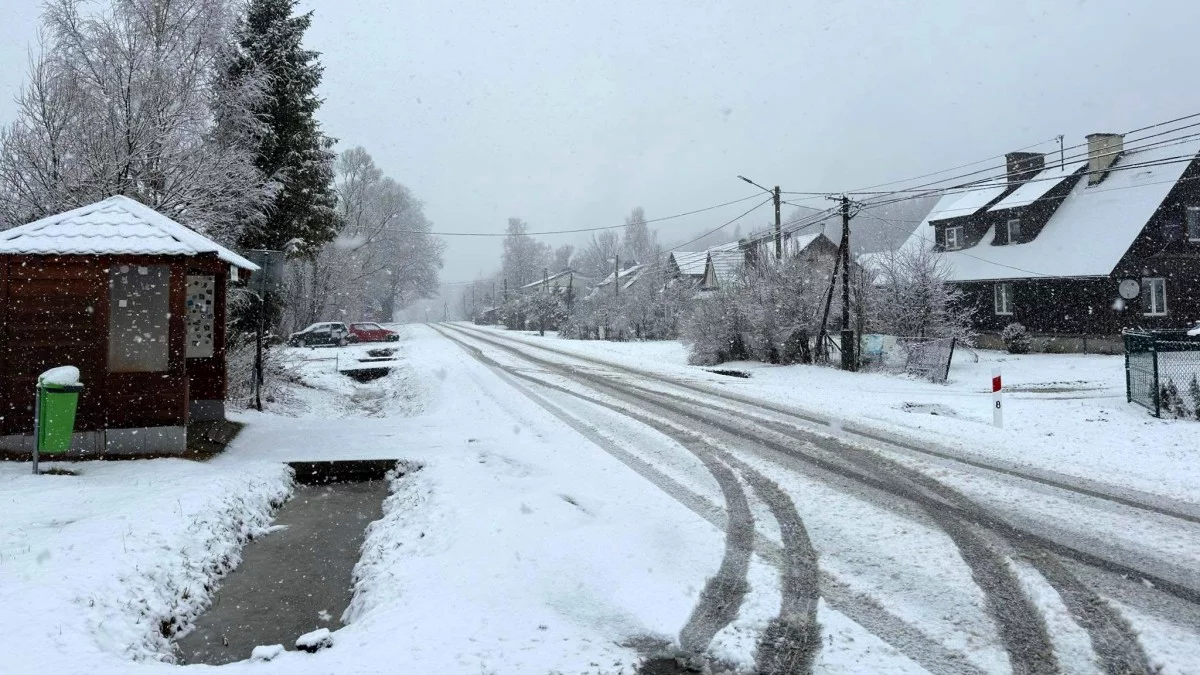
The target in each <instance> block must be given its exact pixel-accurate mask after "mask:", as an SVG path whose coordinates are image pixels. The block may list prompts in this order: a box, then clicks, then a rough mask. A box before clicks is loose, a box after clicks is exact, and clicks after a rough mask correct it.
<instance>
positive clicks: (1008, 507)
mask: <svg viewBox="0 0 1200 675" xmlns="http://www.w3.org/2000/svg"><path fill="white" fill-rule="evenodd" d="M439 330H440V331H441V332H442V333H443V335H445V336H446V337H448V338H450V339H452V340H454V341H456V342H458V343H459V344H460V345H461V346H463V348H464V349H466V350H467V351H468V352H469V353H471V354H472V355H473V356H474V357H475V358H477V359H479V360H481V361H483V362H484V363H486V364H487V365H489V366H490V367H492V368H494V369H496V370H497V371H500V372H502V373H504V374H505V375H507V376H508V377H509V378H510V380H511V381H512V382H513V385H514V386H515V387H517V388H518V389H521V390H522V391H524V392H525V393H526V394H528V395H529V396H532V397H535V398H536V399H537V400H539V402H541V403H542V404H543V405H544V406H545V407H546V408H547V409H549V410H551V411H553V412H554V413H555V414H556V415H558V416H559V417H560V418H561V419H563V420H564V421H568V423H570V424H572V426H575V427H576V429H577V430H580V431H581V432H583V433H584V434H585V435H588V436H589V438H592V440H593V441H595V442H596V443H597V444H598V445H600V446H601V447H604V448H605V449H607V450H609V452H611V453H612V454H614V456H616V457H617V458H618V459H621V461H623V462H625V463H626V464H627V465H628V466H629V467H630V468H632V469H634V470H635V471H637V472H638V473H640V474H641V475H642V476H643V477H645V478H647V479H648V480H650V481H651V482H653V483H655V484H656V485H658V486H659V487H660V488H662V489H663V490H665V491H666V492H667V493H668V494H670V495H671V496H673V497H674V498H675V499H676V500H678V501H680V502H681V503H683V504H684V505H685V506H688V507H689V508H691V509H692V510H693V511H695V512H697V513H698V514H700V515H702V516H704V517H705V518H708V519H709V520H710V521H712V522H713V523H714V524H715V525H717V526H718V527H720V528H721V529H722V530H723V531H724V532H725V554H724V557H723V559H722V562H721V565H720V567H719V568H718V569H717V570H716V572H715V574H714V575H713V576H712V578H711V579H710V580H709V582H708V584H707V585H706V587H705V588H704V589H703V591H702V592H701V594H700V596H699V599H698V602H697V605H696V607H695V608H694V610H693V613H692V615H691V617H690V618H689V620H688V622H687V623H686V624H685V625H684V626H683V627H682V630H681V632H680V635H679V640H678V642H679V645H680V647H682V648H683V649H684V650H685V651H688V652H692V653H696V654H705V653H706V654H708V655H710V656H717V657H720V656H723V655H730V656H736V655H737V654H738V653H739V649H741V650H742V651H744V650H745V642H746V641H749V642H752V643H753V644H754V645H755V649H754V658H755V659H756V666H757V668H758V669H759V670H760V671H761V672H804V671H805V670H806V669H807V668H809V667H810V664H811V663H813V660H814V658H819V654H820V649H821V642H820V640H819V639H817V636H819V635H820V630H821V629H820V627H819V626H818V607H819V606H820V605H821V604H822V603H820V602H819V599H820V600H823V601H824V603H827V604H828V605H829V606H830V607H831V608H832V610H834V611H837V612H840V613H841V614H842V615H844V616H845V617H848V618H849V619H851V620H853V621H855V622H857V623H858V624H861V625H862V626H863V627H865V628H867V629H868V630H869V631H870V632H871V633H873V634H874V635H875V636H877V637H879V638H881V639H883V640H884V641H886V642H888V643H889V644H891V645H892V646H893V647H895V648H897V649H898V650H899V651H900V652H902V653H903V654H904V656H906V657H907V658H908V659H911V661H912V662H915V663H917V664H920V666H922V667H924V668H925V669H927V670H929V671H932V672H1005V671H1008V670H1011V671H1012V672H1018V673H1056V672H1066V673H1090V672H1103V673H1130V672H1135V673H1142V672H1178V673H1187V672H1200V671H1198V670H1197V668H1198V666H1197V664H1200V570H1198V569H1197V565H1196V561H1197V560H1200V518H1197V514H1196V513H1195V512H1194V510H1192V509H1189V508H1188V506H1187V505H1185V504H1176V503H1173V502H1169V501H1165V500H1161V499H1153V498H1150V497H1149V496H1146V495H1139V494H1133V493H1130V492H1129V491H1124V490H1119V489H1116V488H1112V489H1109V488H1106V487H1105V486H1103V485H1099V484H1097V483H1095V482H1094V481H1093V482H1089V483H1087V484H1083V483H1082V482H1072V481H1071V480H1069V479H1059V478H1053V477H1047V476H1046V475H1044V474H1037V475H1034V474H1023V473H1022V472H1021V471H1018V470H1013V469H1011V468H1005V467H991V466H988V465H987V464H986V463H980V462H977V461H972V462H956V461H953V460H954V457H953V455H951V454H946V453H940V452H939V451H938V450H937V449H935V448H919V447H915V446H909V447H905V446H904V445H902V444H900V443H898V442H895V441H892V440H891V439H888V438H887V437H883V436H879V435H878V434H872V433H870V432H869V431H867V430H863V429H854V428H853V427H850V426H849V425H846V426H842V427H840V428H838V427H830V426H829V425H828V424H824V423H818V422H817V421H815V420H814V419H813V418H812V417H811V416H806V415H803V414H797V413H796V411H793V410H790V409H789V408H788V407H786V406H780V405H777V404H772V403H769V402H765V401H756V400H753V399H750V398H746V397H739V396H731V395H729V394H727V393H725V392H720V391H716V390H714V389H713V388H710V387H705V386H700V385H697V384H696V383H694V382H688V381H684V380H681V379H679V378H674V379H671V378H664V377H663V376H661V375H657V376H651V375H649V374H647V373H644V372H641V371H637V370H634V369H629V368H624V367H621V366H619V365H617V364H613V363H610V362H606V361H597V360H592V359H589V358H586V357H582V356H580V355H577V354H570V353H568V352H566V351H562V350H556V349H554V348H553V347H551V346H548V345H543V344H539V343H535V341H531V340H524V339H513V338H510V337H508V336H505V335H504V334H503V333H499V332H497V331H492V330H482V329H476V328H473V327H469V326H464V325H442V326H439ZM822 422H823V421H822ZM635 426H641V427H642V429H643V431H642V432H640V433H643V434H644V433H648V432H650V431H651V430H652V432H653V433H656V434H660V435H664V436H666V437H668V438H670V439H671V440H673V441H674V442H675V444H676V446H675V447H678V448H680V449H681V452H683V453H686V454H687V455H688V456H690V458H691V461H690V462H689V461H688V460H687V459H686V458H685V457H674V456H669V455H668V454H664V453H663V452H662V451H661V449H657V448H661V447H662V446H661V445H659V446H655V447H656V449H655V450H654V451H653V452H647V451H645V450H643V449H642V447H640V446H639V442H638V436H637V435H636V434H637V433H639V432H637V431H633V430H632V427H635ZM645 447H650V446H648V445H647V446H645ZM929 452H933V453H937V454H938V455H939V459H940V460H947V461H942V462H940V463H939V464H936V465H930V464H928V463H926V462H925V459H927V458H928V453H929ZM704 476H706V477H707V480H708V481H709V482H715V483H716V485H718V486H719V492H717V493H713V492H712V491H711V490H708V491H706V490H705V489H703V488H702V487H697V486H702V485H704V484H705V480H706V479H705V477H704ZM748 549H749V551H748ZM759 559H761V561H762V562H765V563H766V564H767V565H770V566H772V567H774V568H775V570H776V572H775V574H776V579H775V580H774V584H773V585H771V589H770V591H769V593H770V594H773V597H772V600H769V601H764V600H763V599H762V598H761V597H759V598H755V594H756V593H760V594H761V593H762V592H764V591H766V590H767V589H764V588H758V587H759V586H762V585H763V581H762V580H761V577H756V576H755V574H754V572H753V570H754V568H755V565H756V561H757V560H759ZM768 585H770V584H768ZM763 602H768V603H770V604H774V606H775V607H776V608H777V612H776V613H775V614H774V615H773V616H771V617H770V618H769V620H766V621H761V620H759V621H757V622H755V621H752V620H749V619H748V618H746V616H745V615H747V614H753V613H754V612H753V610H751V611H747V608H751V607H754V606H756V603H759V604H761V603H763ZM739 610H741V611H739ZM730 635H740V636H741V639H742V643H738V642H737V640H731V639H730V637H729V636H730ZM739 644H740V646H739ZM734 660H736V659H734Z"/></svg>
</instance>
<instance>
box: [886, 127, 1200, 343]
mask: <svg viewBox="0 0 1200 675" xmlns="http://www.w3.org/2000/svg"><path fill="white" fill-rule="evenodd" d="M1087 145H1088V150H1087V153H1086V156H1083V155H1082V153H1081V157H1080V158H1079V159H1078V160H1076V161H1071V160H1069V159H1068V160H1067V161H1065V162H1063V161H1061V160H1060V161H1057V162H1056V161H1053V160H1055V159H1058V158H1054V157H1053V156H1051V157H1049V158H1047V157H1044V156H1042V155H1040V154H1036V153H1012V154H1010V155H1008V161H1007V173H1006V176H1005V177H1004V178H1003V179H1001V180H995V181H988V182H986V183H982V184H979V185H976V186H973V187H971V188H970V189H967V190H958V191H955V192H953V193H950V194H947V195H945V196H944V197H942V199H941V200H940V201H939V202H938V204H937V205H936V206H935V207H934V209H933V211H932V212H930V214H929V215H928V216H927V217H926V218H925V220H924V222H922V223H921V225H920V226H918V227H917V229H916V231H914V232H913V235H912V237H910V239H909V240H908V242H906V244H905V246H923V247H926V248H930V249H932V250H936V251H940V252H941V253H942V256H943V259H944V261H945V262H946V263H947V268H948V270H949V281H951V282H952V283H954V284H955V285H956V286H957V287H958V288H960V289H961V290H962V291H963V293H964V294H965V296H966V298H967V300H968V301H969V302H971V303H972V304H973V305H974V306H975V307H976V309H977V318H976V321H977V326H976V327H977V329H979V330H980V331H981V332H983V333H984V334H985V335H986V334H995V333H998V332H999V331H1000V330H1002V329H1003V328H1004V327H1005V326H1006V325H1008V324H1010V323H1013V322H1018V323H1021V324H1024V325H1025V326H1026V328H1028V329H1029V330H1030V331H1031V332H1033V333H1034V334H1035V335H1039V336H1042V337H1044V338H1047V340H1044V341H1043V343H1044V344H1046V345H1047V347H1049V348H1055V347H1057V348H1061V349H1070V350H1081V349H1082V350H1103V351H1109V350H1115V349H1119V342H1118V341H1117V340H1116V339H1115V338H1116V337H1117V336H1118V335H1119V334H1120V332H1121V330H1122V329H1123V328H1131V327H1144V328H1184V327H1188V326H1191V325H1192V324H1193V323H1195V321H1196V320H1198V319H1200V183H1198V182H1197V181H1198V180H1200V162H1198V161H1197V154H1198V153H1200V140H1197V139H1190V138H1187V139H1184V140H1179V139H1172V140H1165V141H1155V140H1151V139H1144V140H1133V141H1129V142H1126V141H1125V139H1124V138H1123V137H1122V136H1120V135H1117V134H1092V135H1090V136H1088V137H1087ZM1089 340H1090V344H1089Z"/></svg>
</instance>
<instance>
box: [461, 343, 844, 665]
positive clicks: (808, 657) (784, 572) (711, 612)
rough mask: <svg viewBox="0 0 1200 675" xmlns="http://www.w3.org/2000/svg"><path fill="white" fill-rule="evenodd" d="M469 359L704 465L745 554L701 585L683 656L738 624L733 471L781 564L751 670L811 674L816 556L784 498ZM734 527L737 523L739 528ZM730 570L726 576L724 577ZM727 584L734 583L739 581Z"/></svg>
mask: <svg viewBox="0 0 1200 675" xmlns="http://www.w3.org/2000/svg"><path fill="white" fill-rule="evenodd" d="M459 344H462V343H459ZM473 354H474V355H475V357H476V358H478V359H481V360H484V359H486V361H488V362H490V363H491V364H493V365H495V366H497V367H499V368H501V369H503V370H504V371H505V372H509V373H510V374H512V375H515V376H517V377H521V378H523V379H527V380H530V381H533V382H535V383H536V384H538V385H540V386H545V387H550V388H552V389H555V390H557V391H561V392H563V393H566V394H568V395H571V396H574V397H576V398H579V399H581V400H584V401H587V402H589V403H592V404H594V405H598V406H601V407H604V408H607V409H609V410H613V411H614V412H617V413H619V414H622V415H624V416H626V417H629V418H630V419H634V420H636V421H638V422H641V423H642V424H645V425H647V426H649V427H651V428H653V429H655V430H657V431H659V432H661V433H663V434H665V435H667V436H668V437H670V438H672V439H674V440H676V441H677V442H678V443H680V444H681V445H683V446H684V447H685V448H686V449H687V450H688V451H690V452H691V453H692V454H694V455H695V456H696V457H697V458H698V459H699V460H700V461H701V462H703V463H704V465H705V467H706V468H707V469H708V470H709V472H710V473H711V474H712V475H713V477H714V478H716V479H717V480H718V482H719V483H721V485H722V490H723V491H725V497H726V503H727V504H728V505H729V506H730V509H731V511H730V513H731V517H730V519H729V523H728V526H727V529H726V541H727V542H736V543H737V545H739V546H740V547H741V548H742V550H745V551H746V552H747V553H746V556H745V558H744V559H741V558H738V559H731V557H730V556H728V555H727V556H726V560H725V561H723V562H722V568H721V570H719V571H718V574H717V575H716V576H715V577H713V578H712V579H710V580H709V582H708V584H706V586H705V589H704V591H703V592H702V593H701V599H700V602H699V603H698V604H697V606H696V608H695V610H694V611H693V613H692V616H691V618H689V620H688V622H687V624H686V625H685V626H684V628H683V630H682V631H680V645H681V647H682V648H683V649H684V650H685V651H688V652H693V653H700V652H702V651H703V650H704V649H706V648H707V647H708V645H709V643H711V641H712V639H713V638H714V637H715V636H716V634H717V633H718V632H719V631H720V629H721V628H724V627H725V626H726V625H728V624H729V623H731V622H732V621H733V620H734V619H735V618H736V617H737V610H738V607H739V606H740V603H741V601H742V599H743V598H744V597H745V594H746V591H747V588H748V584H747V583H746V573H747V571H748V567H749V550H750V549H751V547H752V546H753V539H754V536H755V531H754V523H753V519H752V517H751V516H750V512H749V504H748V502H747V501H746V497H745V494H744V493H742V492H741V488H740V485H738V483H737V479H736V477H734V475H733V472H732V471H730V468H729V467H733V468H734V469H736V470H737V472H738V473H740V474H741V475H742V476H743V477H744V478H745V479H746V481H747V482H748V483H749V484H750V486H751V487H752V488H753V489H754V490H755V492H757V493H758V494H759V496H760V497H761V498H762V499H763V501H764V502H765V503H766V504H767V506H768V508H769V509H770V510H771V514H772V516H773V517H774V518H775V520H776V522H777V523H778V525H779V530H780V535H781V540H782V544H783V546H782V554H783V558H784V560H783V564H782V565H780V566H779V570H780V576H781V580H780V581H781V583H780V588H781V596H782V597H781V602H780V611H779V614H778V616H776V617H775V618H774V619H772V620H771V621H770V622H769V624H768V625H767V627H766V629H765V630H764V632H763V635H762V637H761V639H760V641H759V647H758V651H757V654H756V656H755V660H756V664H757V666H758V670H759V672H761V673H763V674H764V675H776V674H784V673H808V672H811V670H812V664H813V660H814V658H815V656H816V652H817V650H818V649H819V648H820V645H821V642H820V626H819V624H818V623H817V599H818V597H819V587H820V586H819V574H818V565H817V554H816V551H815V549H814V548H813V546H812V542H811V541H810V540H809V538H808V532H807V530H806V529H805V528H804V523H803V521H802V520H801V518H800V515H799V513H798V512H797V511H796V507H795V504H793V503H792V500H791V498H790V497H789V496H788V495H787V493H785V492H784V491H783V490H782V489H781V488H780V487H779V486H778V485H776V484H775V483H774V482H773V481H771V480H770V479H768V478H766V477H765V476H763V475H762V474H761V473H759V472H758V471H756V470H755V469H753V468H752V467H750V466H749V465H747V464H746V463H744V462H742V461H740V460H738V459H736V458H735V457H733V456H732V455H731V454H730V453H728V452H726V451H725V450H723V449H722V448H720V447H718V446H716V445H713V444H712V443H710V442H708V441H706V440H702V439H700V438H698V437H696V436H694V435H693V434H690V433H688V432H686V431H684V430H683V429H680V428H676V427H675V426H674V425H670V424H664V423H663V422H662V421H660V420H656V419H653V418H651V417H647V416H645V415H642V414H640V413H637V412H633V411H630V410H628V409H625V408H622V407H619V406H615V405H612V404H610V403H607V402H604V401H601V400H598V399H595V398H593V397H589V396H585V395H583V394H580V393H579V392H574V391H571V390H568V389H566V388H563V387H559V386H556V385H553V384H549V383H546V382H544V381H541V380H538V379H537V378H534V377H532V376H530V375H528V374H526V373H522V372H518V371H516V370H514V369H512V368H508V367H505V366H503V365H500V364H498V363H496V362H495V361H492V360H491V359H487V357H486V356H483V354H482V352H481V351H480V350H478V349H473ZM526 358H527V357H526ZM587 379H588V380H589V384H590V385H591V386H592V387H593V388H594V389H601V390H604V391H605V393H608V394H609V395H613V396H616V397H617V398H618V399H621V400H624V398H625V397H624V396H622V394H623V392H621V391H620V390H619V389H616V388H614V387H612V386H611V385H610V384H609V383H608V382H607V381H604V380H601V379H600V378H587ZM726 465H728V466H726ZM726 482H730V483H732V484H733V485H734V486H736V488H737V491H736V495H733V498H731V493H732V492H733V490H726V487H725V485H726ZM735 506H736V507H737V508H738V509H745V516H744V517H743V518H740V519H738V518H735V517H733V516H734V515H735V514H736V512H735V511H733V510H732V509H733V508H734V507H735ZM738 520H741V521H742V522H741V523H740V524H739V523H738ZM735 526H736V527H738V528H740V532H739V531H738V530H737V529H735ZM735 538H736V539H735ZM728 550H729V546H728V545H727V552H728ZM726 562H729V563H731V566H732V565H737V566H738V567H737V568H736V575H735V574H734V573H731V574H722V572H723V571H724V570H725V567H726ZM733 571H734V570H731V572H733ZM737 575H740V576H737ZM734 580H740V582H739V581H734ZM731 583H740V585H739V586H731V585H730V584H731ZM733 598H736V601H737V604H731V600H732V599H733Z"/></svg>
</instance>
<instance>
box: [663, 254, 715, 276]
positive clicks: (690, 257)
mask: <svg viewBox="0 0 1200 675" xmlns="http://www.w3.org/2000/svg"><path fill="white" fill-rule="evenodd" d="M671 259H672V260H674V261H675V266H676V267H678V268H679V273H680V274H682V275H684V276H696V277H699V276H703V275H704V265H705V262H706V261H707V260H708V251H673V252H672V253H671Z"/></svg>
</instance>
